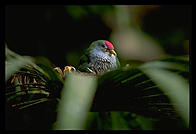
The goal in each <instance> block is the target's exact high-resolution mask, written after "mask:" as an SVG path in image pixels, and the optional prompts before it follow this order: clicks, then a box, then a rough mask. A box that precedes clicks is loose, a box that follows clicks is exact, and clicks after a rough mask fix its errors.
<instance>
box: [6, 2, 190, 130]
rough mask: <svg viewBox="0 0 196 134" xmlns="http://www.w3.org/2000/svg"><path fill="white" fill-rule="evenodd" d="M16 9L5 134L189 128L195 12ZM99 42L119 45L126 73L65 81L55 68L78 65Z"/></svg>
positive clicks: (140, 7)
mask: <svg viewBox="0 0 196 134" xmlns="http://www.w3.org/2000/svg"><path fill="white" fill-rule="evenodd" d="M27 8H28V7H27ZM8 9H9V8H8ZM10 9H11V8H10ZM13 9H15V10H13V12H14V13H16V14H17V16H16V17H17V19H15V21H13V20H12V19H11V21H10V20H9V19H10V17H12V16H9V14H8V15H7V16H6V18H7V19H8V20H9V21H6V24H7V22H9V23H8V24H7V27H6V29H11V31H9V30H6V31H7V32H6V37H7V38H6V40H7V42H8V46H7V45H6V49H5V52H6V59H5V83H6V92H5V96H6V112H5V113H6V129H8V130H13V129H27V130H29V129H32V130H33V129H41V130H48V129H53V130H58V129H61V130H62V129H66V130H67V129H74V130H85V129H87V130H162V129H164V130H165V129H189V126H190V125H191V124H190V120H191V118H190V117H189V116H190V115H189V113H190V102H189V101H190V91H189V90H190V89H189V82H190V80H189V75H190V74H189V56H188V54H189V42H190V40H191V25H192V24H191V17H190V15H191V12H190V11H191V10H192V7H190V6H158V5H156V6H155V5H151V6H150V5H86V6H79V5H67V6H62V7H56V8H52V7H47V8H43V7H42V8H41V10H38V9H39V8H36V12H37V14H36V12H35V10H32V9H31V8H28V10H27V9H26V11H25V12H24V11H22V9H23V8H20V9H21V11H20V12H17V11H18V10H16V9H17V8H13ZM31 10H32V12H33V13H32V14H30V13H31V12H30V11H31ZM7 11H9V10H7ZM10 11H11V10H10ZM38 11H40V12H38ZM41 11H43V12H41ZM25 13H27V14H28V15H26V14H25ZM34 13H35V14H34ZM22 14H24V16H22ZM20 15H21V16H20ZM41 15H42V16H41ZM36 16H38V19H39V21H38V22H40V21H41V19H43V20H42V21H41V22H42V23H41V24H43V25H40V26H39V25H38V23H37V18H36ZM14 17H15V16H14ZM39 17H40V18H39ZM18 18H19V19H18ZM22 20H25V21H22ZM28 21H29V23H28ZM34 21H35V22H34ZM12 22H14V24H13V25H10V23H11V24H12ZM32 23H33V24H34V25H33V26H32ZM20 25H21V26H20ZM25 26H27V27H28V28H27V27H25ZM17 28H18V29H17ZM36 28H37V29H36ZM18 31H20V32H18ZM38 31H39V32H38ZM15 32H17V34H16V33H15ZM27 33H28V34H27ZM11 34H13V35H12V36H13V37H12V36H10V35H11ZM23 35H24V36H23ZM43 35H44V36H43ZM21 37H22V38H21ZM40 37H41V38H40ZM20 38H21V40H22V41H21V40H20ZM98 39H107V40H110V41H111V42H112V43H113V44H114V46H115V50H116V51H117V53H118V57H119V59H120V61H121V65H122V67H121V68H119V69H118V70H114V71H111V72H108V73H105V74H104V75H102V76H98V77H93V76H88V75H84V74H81V73H78V72H76V73H70V74H68V75H66V77H65V78H66V79H65V81H64V80H63V79H62V78H61V77H60V76H59V74H58V73H57V72H56V71H55V70H54V67H56V65H55V64H57V65H58V66H61V67H64V66H65V65H72V66H74V67H76V66H78V63H79V57H80V56H81V55H82V53H84V51H85V49H86V48H87V47H88V46H89V44H90V43H91V42H92V41H95V40H98ZM25 40H26V42H25ZM17 42H18V44H17ZM10 44H12V45H10ZM16 44H17V45H16ZM20 44H25V47H24V49H22V48H20V47H19V45H20ZM27 44H28V46H27ZM36 45H37V48H36V47H35V46H36ZM9 46H13V47H12V49H14V50H17V53H19V52H20V53H22V55H23V54H26V53H29V52H28V51H27V50H29V49H31V46H32V47H33V49H32V53H33V54H31V55H34V54H35V55H36V54H37V55H41V56H34V57H33V56H21V55H19V54H17V53H15V52H13V51H11V50H10V49H8V47H9ZM16 46H17V47H16ZM34 47H35V48H34ZM9 48H11V47H9ZM27 48H28V49H27ZM35 49H36V51H35ZM21 50H23V51H21ZM49 50H50V51H49ZM37 51H38V52H39V53H36V52H37ZM47 53H48V55H44V54H47ZM27 55H30V54H27ZM46 57H47V58H49V59H50V60H52V61H53V62H54V63H55V64H53V63H52V62H51V61H50V60H49V59H47V58H46ZM58 61H61V64H59V63H60V62H58Z"/></svg>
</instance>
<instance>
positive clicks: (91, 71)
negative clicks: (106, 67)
mask: <svg viewBox="0 0 196 134" xmlns="http://www.w3.org/2000/svg"><path fill="white" fill-rule="evenodd" d="M87 69H88V71H89V72H90V73H93V74H94V75H96V72H94V71H93V70H91V69H90V68H87Z"/></svg>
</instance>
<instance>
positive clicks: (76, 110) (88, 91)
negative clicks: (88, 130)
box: [55, 73, 96, 130]
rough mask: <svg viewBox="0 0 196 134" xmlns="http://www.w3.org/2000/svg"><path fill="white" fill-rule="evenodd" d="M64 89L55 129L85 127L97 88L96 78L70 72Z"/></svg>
mask: <svg viewBox="0 0 196 134" xmlns="http://www.w3.org/2000/svg"><path fill="white" fill-rule="evenodd" d="M65 83H66V84H65V86H64V88H63V90H62V94H61V96H62V99H61V102H60V104H59V107H58V108H59V109H58V115H57V122H56V126H55V129H57V130H59V129H60V130H66V129H69V130H70V129H74V130H78V129H84V127H85V126H84V123H85V120H86V118H87V114H88V111H89V109H90V105H91V102H92V99H93V96H94V93H95V89H96V78H95V77H92V76H83V75H80V74H78V73H74V74H69V75H68V77H67V79H66V81H65Z"/></svg>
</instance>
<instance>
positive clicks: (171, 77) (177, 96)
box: [141, 65, 190, 127]
mask: <svg viewBox="0 0 196 134" xmlns="http://www.w3.org/2000/svg"><path fill="white" fill-rule="evenodd" d="M141 69H142V70H143V71H144V72H145V73H146V74H147V75H148V76H150V77H151V78H152V80H153V81H154V82H155V83H157V85H158V86H159V87H160V88H161V89H162V90H163V91H164V93H166V94H168V97H169V98H170V99H171V101H172V102H173V104H174V106H175V108H176V109H177V111H178V112H179V114H180V115H181V117H182V118H183V119H184V120H185V122H186V126H187V127H188V125H189V99H190V98H189V85H188V83H187V82H186V81H185V79H184V78H183V77H181V76H180V75H177V74H175V73H173V72H170V71H167V70H164V69H160V68H157V67H156V66H155V67H152V66H151V67H149V66H148V67H147V66H145V65H144V66H142V67H141Z"/></svg>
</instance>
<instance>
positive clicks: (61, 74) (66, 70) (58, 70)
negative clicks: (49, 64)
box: [54, 66, 76, 79]
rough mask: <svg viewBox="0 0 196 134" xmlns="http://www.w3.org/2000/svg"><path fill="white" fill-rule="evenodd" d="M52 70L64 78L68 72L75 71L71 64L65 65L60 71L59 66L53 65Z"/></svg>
mask: <svg viewBox="0 0 196 134" xmlns="http://www.w3.org/2000/svg"><path fill="white" fill-rule="evenodd" d="M54 70H55V71H56V72H57V73H58V74H59V75H60V76H61V78H63V79H65V75H66V74H67V73H70V72H74V71H76V69H75V68H74V67H73V66H65V68H64V70H63V71H62V70H61V68H60V67H55V68H54Z"/></svg>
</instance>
